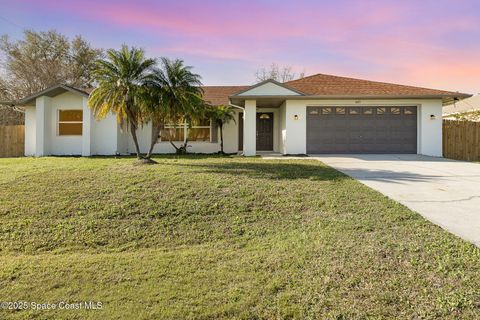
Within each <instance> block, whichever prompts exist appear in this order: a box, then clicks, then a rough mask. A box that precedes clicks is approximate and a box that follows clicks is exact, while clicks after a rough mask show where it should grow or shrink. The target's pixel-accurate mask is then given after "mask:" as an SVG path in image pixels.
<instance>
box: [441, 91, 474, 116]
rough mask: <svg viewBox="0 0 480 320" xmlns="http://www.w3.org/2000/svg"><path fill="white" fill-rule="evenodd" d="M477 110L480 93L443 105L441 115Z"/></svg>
mask: <svg viewBox="0 0 480 320" xmlns="http://www.w3.org/2000/svg"><path fill="white" fill-rule="evenodd" d="M478 110H480V93H479V94H477V95H475V96H473V97H471V98H467V99H464V100H462V101H458V102H455V103H452V104H449V105H447V106H445V107H443V115H444V116H447V115H450V114H455V113H466V112H471V111H478Z"/></svg>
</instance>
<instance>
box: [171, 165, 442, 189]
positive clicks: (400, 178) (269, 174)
mask: <svg viewBox="0 0 480 320" xmlns="http://www.w3.org/2000/svg"><path fill="white" fill-rule="evenodd" d="M300 161H303V160H300ZM307 161H308V160H307ZM312 161H314V162H313V163H312V164H308V163H298V162H297V163H292V162H287V161H286V160H279V161H278V162H277V161H273V160H266V161H262V160H259V161H257V162H242V161H235V160H234V159H233V160H232V161H229V162H225V163H175V164H172V165H176V166H185V167H190V168H199V169H200V168H202V169H203V170H201V171H199V172H205V169H206V170H207V172H208V173H218V174H229V175H233V176H238V175H246V176H248V177H251V178H259V179H266V178H267V179H274V180H284V179H286V180H299V179H307V180H316V181H339V180H345V179H355V178H351V177H350V176H349V175H348V174H349V173H350V170H342V171H343V173H342V172H340V171H337V170H336V169H334V168H332V167H329V166H327V165H325V164H323V163H321V162H318V163H315V161H316V160H312ZM351 171H352V172H351V174H352V175H353V176H360V177H361V178H362V180H371V181H383V182H389V183H396V184H398V183H402V182H404V181H431V180H439V177H438V176H431V175H421V174H415V173H411V172H397V171H390V170H370V169H355V170H351Z"/></svg>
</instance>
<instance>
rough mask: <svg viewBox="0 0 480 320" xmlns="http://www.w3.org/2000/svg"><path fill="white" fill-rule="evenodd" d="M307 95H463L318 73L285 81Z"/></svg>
mask: <svg viewBox="0 0 480 320" xmlns="http://www.w3.org/2000/svg"><path fill="white" fill-rule="evenodd" d="M285 85H287V86H288V87H291V88H293V89H295V90H298V91H301V92H303V93H305V95H315V96H317V95H326V96H400V97H401V96H438V95H442V96H462V95H464V94H461V93H458V92H451V91H444V90H436V89H427V88H421V87H413V86H406V85H400V84H393V83H386V82H377V81H369V80H361V79H354V78H347V77H339V76H332V75H327V74H316V75H313V76H308V77H305V78H302V79H298V80H293V81H288V82H285Z"/></svg>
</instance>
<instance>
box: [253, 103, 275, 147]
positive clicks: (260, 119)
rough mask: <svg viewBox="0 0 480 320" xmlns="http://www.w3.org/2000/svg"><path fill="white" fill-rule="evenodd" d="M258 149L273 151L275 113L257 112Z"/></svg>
mask: <svg viewBox="0 0 480 320" xmlns="http://www.w3.org/2000/svg"><path fill="white" fill-rule="evenodd" d="M257 150H259V151H273V113H268V112H262V113H257Z"/></svg>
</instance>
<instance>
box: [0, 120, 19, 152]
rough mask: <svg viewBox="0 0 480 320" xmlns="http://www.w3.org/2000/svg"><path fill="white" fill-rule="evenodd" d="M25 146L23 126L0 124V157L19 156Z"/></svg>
mask: <svg viewBox="0 0 480 320" xmlns="http://www.w3.org/2000/svg"><path fill="white" fill-rule="evenodd" d="M24 148H25V126H23V125H19V126H0V158H5V157H21V156H23V155H24Z"/></svg>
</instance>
